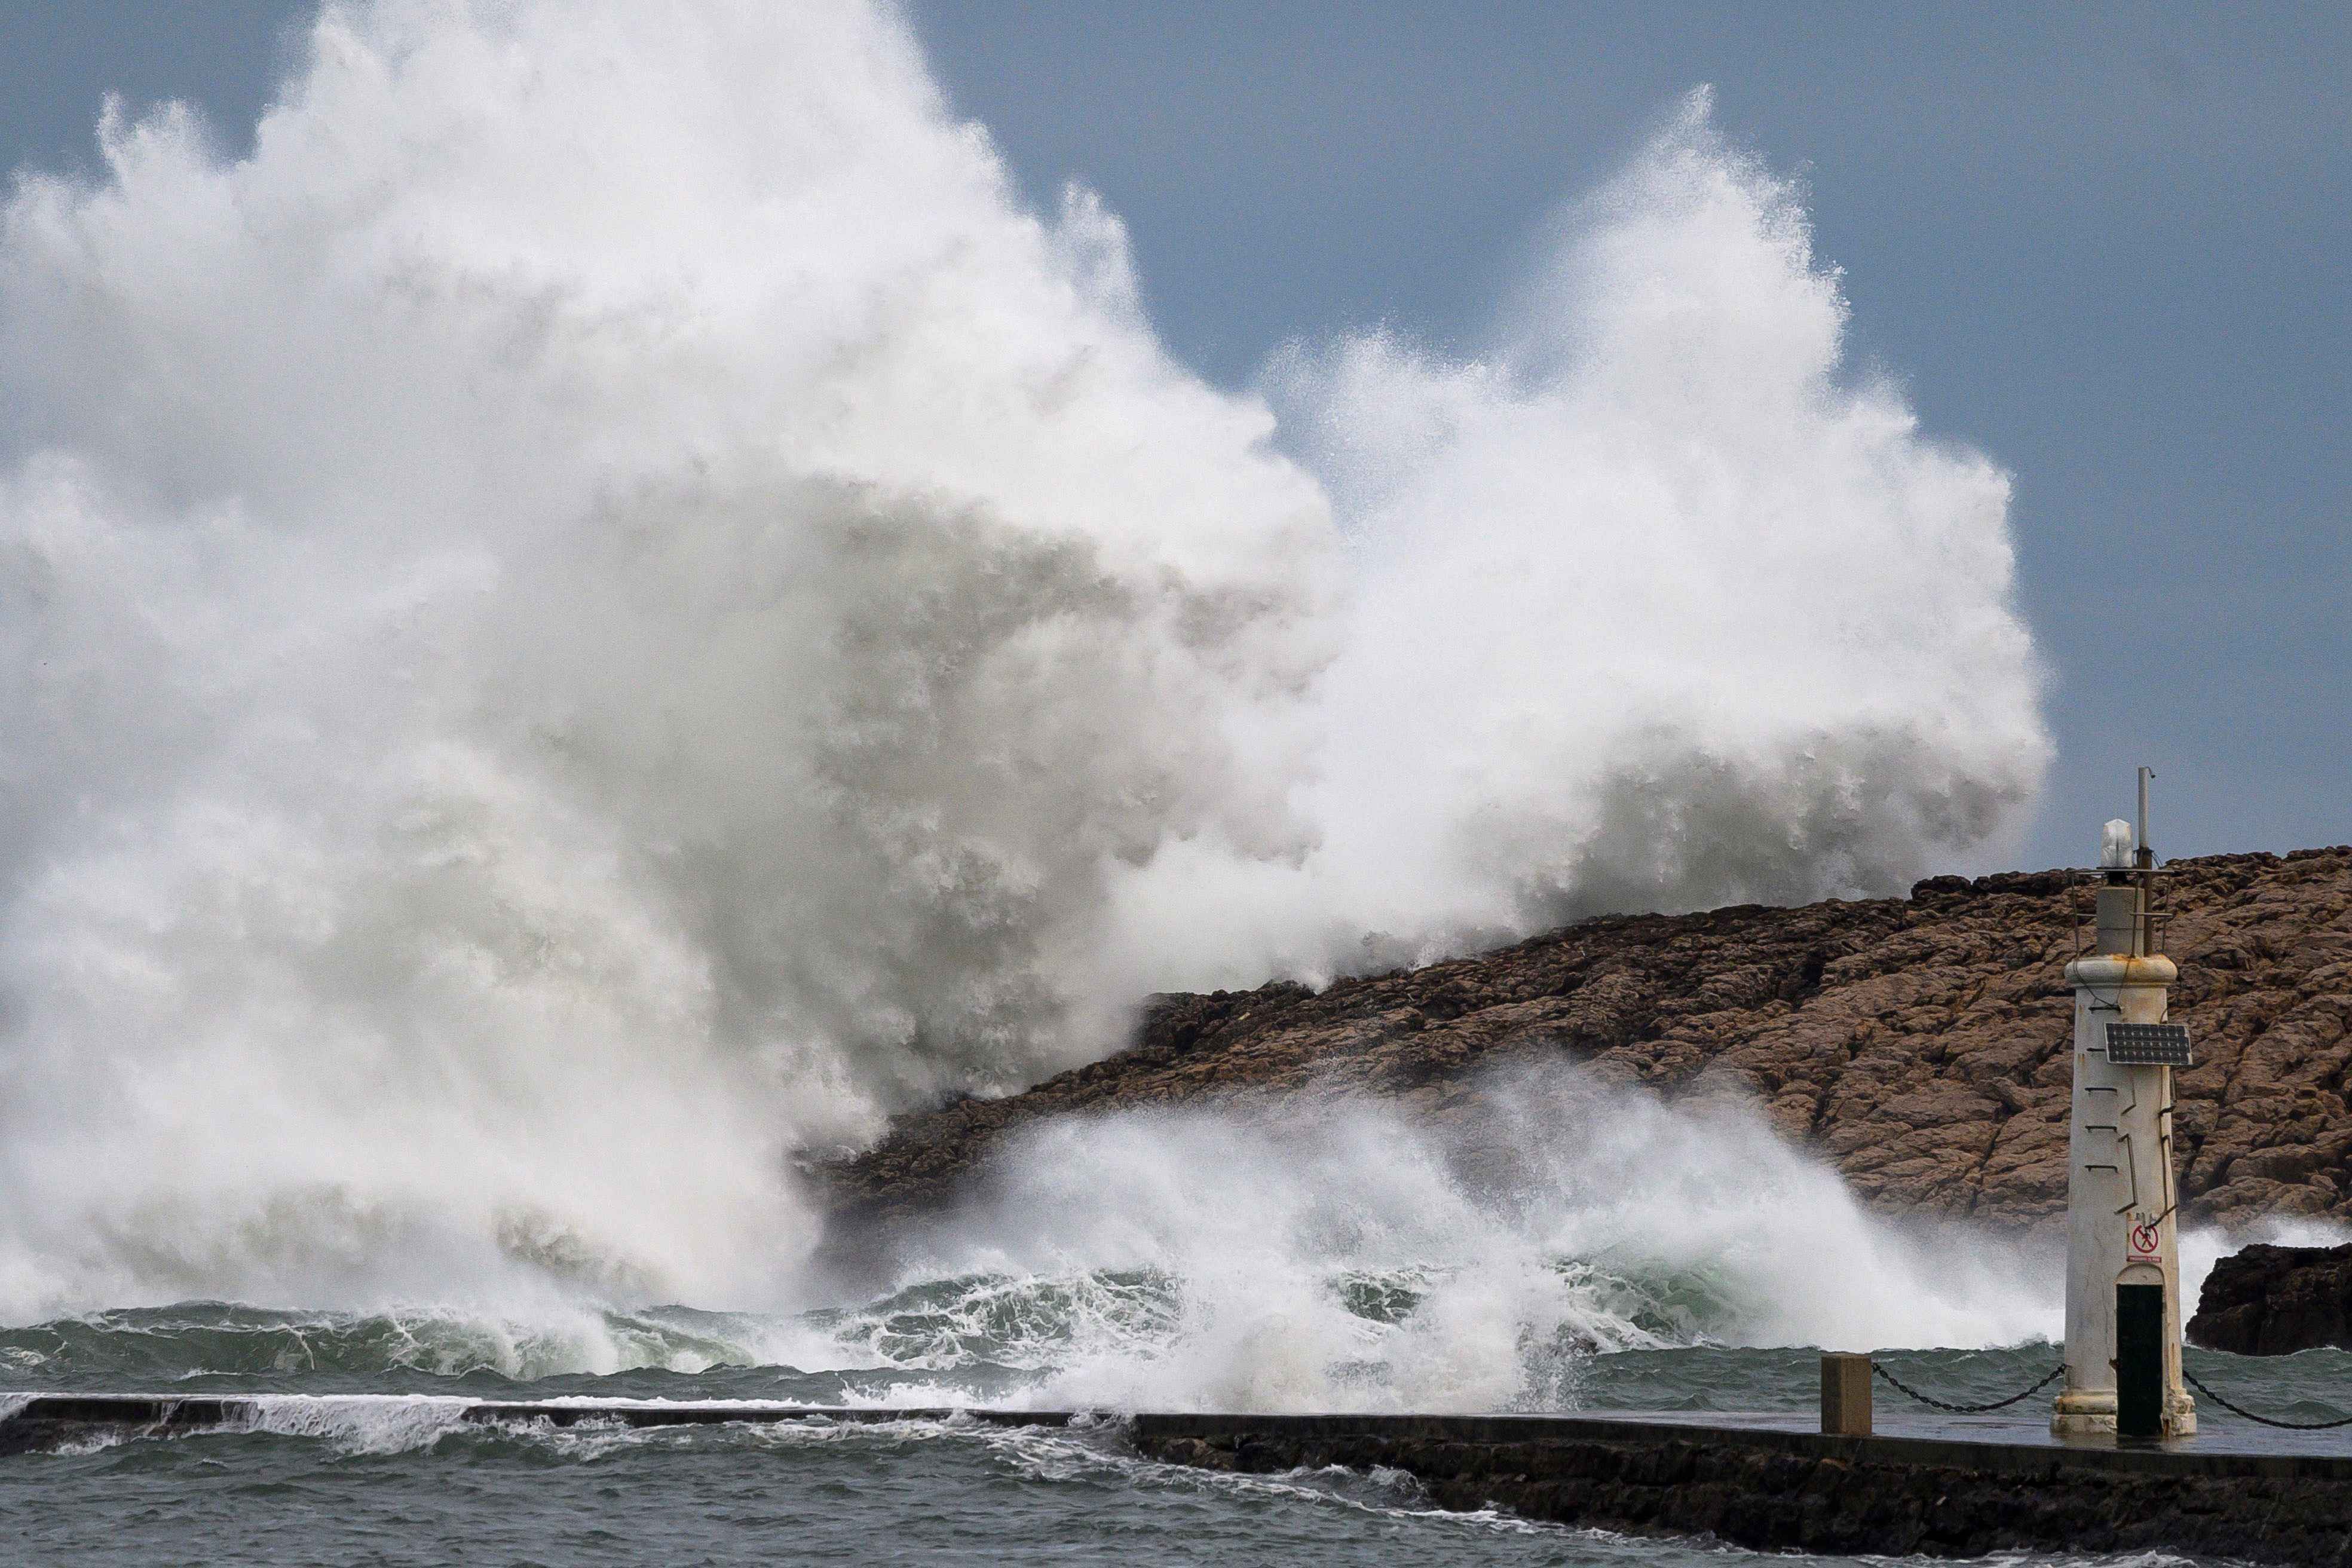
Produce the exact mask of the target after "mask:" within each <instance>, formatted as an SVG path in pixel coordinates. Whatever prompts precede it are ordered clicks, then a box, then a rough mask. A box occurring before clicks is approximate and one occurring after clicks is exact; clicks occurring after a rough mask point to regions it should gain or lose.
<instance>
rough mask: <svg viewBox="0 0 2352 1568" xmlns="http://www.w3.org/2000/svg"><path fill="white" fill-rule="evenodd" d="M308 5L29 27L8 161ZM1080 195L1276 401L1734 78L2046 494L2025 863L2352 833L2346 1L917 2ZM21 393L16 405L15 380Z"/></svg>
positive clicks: (271, 71)
mask: <svg viewBox="0 0 2352 1568" xmlns="http://www.w3.org/2000/svg"><path fill="white" fill-rule="evenodd" d="M307 9H308V8H307V7H306V6H301V5H282V4H275V3H269V0H251V3H227V0H225V3H222V4H217V5H194V4H178V5H175V4H164V3H161V0H156V3H152V4H124V3H115V4H109V3H100V0H93V3H87V4H82V5H74V6H58V5H48V4H23V3H19V0H0V62H5V64H0V73H5V85H4V86H0V160H5V163H7V164H8V165H10V166H11V167H15V166H19V165H22V164H25V163H36V164H39V165H43V166H47V167H60V166H62V167H75V166H87V165H88V164H89V163H90V161H91V155H92V154H91V139H90V130H91V126H92V123H93V121H94V120H95V115H96V110H97V104H98V102H99V100H100V96H101V95H102V94H103V93H105V92H107V91H110V90H113V91H119V92H121V93H122V94H123V95H124V97H125V98H126V99H128V100H130V101H131V102H132V103H133V104H134V105H135V104H139V103H143V102H148V101H152V100H157V99H160V98H166V97H178V98H184V99H187V100H192V101H194V102H195V103H197V104H199V105H201V106H203V107H204V108H205V110H206V111H207V113H208V114H209V116H210V117H211V118H212V119H213V121H215V124H216V125H217V126H218V127H219V128H220V130H221V134H222V140H223V142H224V145H225V146H226V147H228V148H230V149H231V150H234V149H236V147H238V146H239V145H240V144H241V143H242V142H243V140H244V138H245V136H246V135H247V132H248V131H249V128H250V124H251V121H252V120H253V118H254V116H255V115H256V113H257V111H258V110H259V108H260V107H261V105H262V104H263V103H264V102H265V101H266V99H267V97H268V91H269V89H270V86H271V84H272V82H273V81H274V80H275V79H276V78H277V76H278V74H279V71H280V70H281V68H283V66H284V64H285V63H286V61H287V60H288V58H289V55H290V53H291V51H292V49H293V47H294V45H295V41H296V39H297V37H298V36H299V22H300V18H301V17H302V16H303V15H305V14H306V12H307ZM912 15H913V16H914V19H915V21H916V23H917V25H918V26H919V30H920V31H921V33H922V34H923V36H924V37H925V39H926V41H927V43H928V44H929V48H930V51H931V55H932V58H933V61H934V64H935V67H936V68H937V69H938V71H939V73H940V77H941V78H942V79H943V80H944V82H945V83H946V85H947V87H948V89H949V90H950V93H951V94H952V95H953V97H954V99H955V100H956V102H957V104H958V106H959V108H960V109H961V110H963V111H964V112H967V113H969V114H971V115H973V116H976V117H977V118H980V119H982V120H983V121H987V122H988V124H989V125H990V126H991V127H992V130H993V131H994V132H995V134H996V135H997V137H998V139H999V141H1000V142H1001V144H1002V145H1003V148H1004V150H1005V152H1006V153H1007V154H1008V156H1009V157H1010V159H1011V160H1012V162H1013V165H1014V167H1015V169H1016V170H1017V172H1018V174H1019V175H1020V177H1021V178H1022V179H1023V181H1024V184H1026V185H1027V186H1028V187H1029V188H1030V189H1031V190H1032V191H1033V192H1034V193H1035V194H1036V195H1038V197H1039V198H1040V199H1041V200H1044V199H1046V198H1048V197H1050V195H1052V193H1053V192H1054V191H1055V189H1056V188H1057V187H1058V186H1059V185H1060V184H1061V183H1062V182H1064V181H1065V180H1067V179H1073V178H1075V179H1079V180H1083V181H1085V182H1086V183H1087V184H1091V185H1093V186H1094V187H1095V188H1097V190H1099V191H1100V192H1102V194H1103V195H1104V196H1105V197H1106V198H1107V200H1108V203H1109V205H1111V206H1112V207H1113V208H1114V209H1115V210H1117V211H1118V213H1120V214H1121V215H1122V216H1124V217H1125V219H1126V220H1127V222H1128V224H1129V229H1130V233H1131V236H1132V238H1133V242H1134V247H1135V251H1136V255H1137V258H1138V260H1139V265H1140V268H1141V270H1142V273H1143V279H1144V284H1145V288H1146V290H1147V293H1148V296H1149V299H1150V305H1151V309H1152V311H1153V315H1154V318H1155V320H1156V321H1157V322H1158V324H1159V326H1160V331H1161V332H1162V334H1163V335H1164V336H1165V338H1166V339H1167V341H1168V342H1169V343H1170V344H1171V347H1172V349H1173V350H1174V351H1175V352H1176V353H1178V354H1179V355H1180V356H1181V357H1182V358H1184V359H1185V360H1187V361H1188V362H1189V363H1192V364H1193V365H1194V366H1195V367H1197V368H1198V369H1199V370H1200V371H1202V373H1203V374H1206V375H1208V376H1210V377H1211V378H1213V379H1214V380H1217V381H1219V382H1221V383H1223V384H1235V385H1238V384H1245V383H1246V382H1247V381H1248V380H1249V378H1250V377H1251V375H1252V374H1253V372H1254V371H1255V367H1256V366H1257V364H1258V363H1260V361H1261V360H1262V359H1263V358H1264V356H1265V353H1267V352H1268V351H1269V350H1270V349H1272V348H1273V347H1274V346H1275V345H1276V344H1278V343H1280V342H1283V341H1285V340H1286V339H1290V338H1294V337H1307V338H1315V337H1319V336H1323V335H1326V334H1328V333H1330V332H1333V331H1340V330H1343V329H1346V328H1350V327H1360V326H1362V325H1365V324H1367V323H1370V322H1375V321H1385V322H1387V323H1389V324H1391V326H1393V327H1395V328H1397V329H1399V330H1401V331H1405V332H1407V333H1410V334H1412V335H1414V336H1416V337H1419V338H1423V339H1424V340H1428V341H1430V342H1434V343H1438V344H1441V345H1446V344H1475V342H1477V341H1478V340H1479V339H1480V338H1481V336H1482V334H1483V333H1484V331H1485V330H1486V324H1487V321H1488V316H1489V312H1490V311H1491V310H1492V309H1493V306H1494V302H1495V301H1496V299H1497V297H1498V295H1499V294H1500V293H1501V291H1502V290H1503V289H1504V288H1505V286H1506V285H1507V282H1508V281H1509V279H1511V278H1512V277H1513V276H1514V274H1515V272H1516V271H1517V268H1518V267H1519V266H1520V265H1521V264H1522V262H1523V260H1524V258H1525V257H1526V254H1527V247H1528V244H1529V243H1530V240H1531V237H1532V236H1533V235H1534V234H1535V232H1536V231H1537V230H1538V227H1539V226H1541V225H1542V223H1543V222H1544V219H1545V217H1546V215H1547V214H1548V213H1549V211H1550V210H1551V209H1552V208H1554V207H1555V206H1556V205H1558V204H1559V202H1561V201H1563V200H1565V199H1567V198H1570V197H1572V196H1573V195H1576V194H1577V193H1579V192H1580V190H1582V189H1584V188H1585V187H1587V186H1589V185H1590V184H1591V183H1592V182H1593V181H1594V180H1595V179H1597V178H1599V177H1600V176H1601V175H1603V174H1606V173H1608V172H1609V171H1610V170H1612V168H1613V167H1615V166H1616V165H1617V164H1618V163H1620V162H1621V161H1622V159H1623V158H1624V157H1625V155H1626V154H1627V153H1629V152H1631V151H1632V150H1633V147H1634V146H1635V145H1636V144H1637V143H1638V142H1640V141H1641V139H1642V137H1643V133H1644V132H1646V131H1647V130H1648V129H1649V128H1650V127H1652V126H1653V125H1654V124H1655V123H1656V122H1657V121H1658V120H1659V119H1660V117H1661V116H1662V115H1664V113H1665V112H1666V111H1667V110H1670V109H1671V107H1672V106H1673V104H1674V103H1675V100H1677V99H1678V98H1679V97H1680V95H1682V94H1683V93H1684V92H1685V91H1686V90H1687V89H1690V88H1691V87H1693V86H1695V85H1696V84H1698V83H1701V82H1706V83H1712V84H1713V85H1714V87H1715V89H1716V92H1717V114H1718V117H1719V119H1720V121H1721V123H1722V125H1723V126H1724V128H1725V129H1726V131H1727V132H1728V133H1729V134H1730V135H1731V136H1732V137H1733V138H1735V139H1736V140H1738V141H1739V142H1744V143H1746V144H1747V145H1748V146H1750V147H1752V148H1753V149H1754V150H1755V151H1757V152H1758V153H1761V154H1762V155H1763V156H1764V157H1765V158H1766V159H1767V160H1768V161H1769V163H1771V164H1772V165H1773V166H1774V167H1775V168H1778V169H1780V170H1783V171H1796V172H1798V173H1800V174H1801V175H1802V176H1803V178H1804V180H1805V182H1806V184H1807V185H1808V187H1809V189H1810V191H1811V210H1812V213H1813V216H1814V220H1815V224H1816V238H1817V245H1818V248H1819V251H1820V253H1821V254H1822V256H1823V257H1824V258H1827V259H1829V260H1831V261H1832V262H1834V263H1835V264H1837V265H1838V266H1840V267H1841V268H1843V269H1844V274H1845V285H1846V289H1847V291H1848V294H1849V296H1850V298H1851V300H1852V301H1853V308H1854V334H1855V342H1856V345H1857V347H1858V349H1859V350H1860V352H1861V353H1862V355H1863V357H1864V360H1865V361H1866V362H1868V363H1873V364H1874V365H1876V366H1878V367H1879V368H1882V369H1885V370H1887V371H1890V372H1892V373H1893V374H1895V375H1897V376H1898V377H1900V378H1901V379H1902V381H1903V382H1904V383H1905V384H1906V385H1907V387H1908V388H1909V390H1910V394H1911V396H1912V399H1913V401H1914V403H1915V405H1916V407H1917V408H1918V410H1919V413H1920V415H1921V416H1922V419H1923V422H1924V424H1925V425H1926V426H1927V429H1928V430H1930V431H1931V432H1933V433H1935V434H1937V435H1939V436H1942V437H1949V438H1951V439H1954V440H1960V441H1966V442H1969V443H1970V444H1972V445H1975V446H1978V447H1981V448H1983V449H1984V450H1986V451H1988V452H1989V453H1990V454H1991V455H1992V456H1993V457H1994V458H1996V459H1998V460H1999V461H2000V462H2001V463H2002V464H2003V465H2004V466H2005V467H2007V468H2009V469H2011V472H2012V473H2014V475H2015V476H2016V479H2017V500H2016V507H2015V511H2014V521H2015V524H2016V529H2017V536H2018V544H2019V552H2020V561H2021V602H2022V605H2023V608H2024V610H2025V613H2026V615H2027V616H2028V618H2029V619H2030V620H2031V622H2032V626H2033V627H2034V630H2035V633H2036V636H2037V637H2038V638H2039V640H2040V643H2041V646H2042V650H2043V653H2044V656H2045V658H2047V660H2048V662H2049V665H2050V669H2051V677H2052V688H2051V694H2050V700H2049V705H2048V708H2049V715H2050V721H2051V725H2052V729H2053V732H2054V734H2055V736H2056V738H2057V742H2058V745H2059V751H2060V756H2059V762H2058V764H2057V767H2056V769H2055V770H2054V771H2053V774H2052V777H2051V783H2050V788H2049V791H2048V793H2047V795H2046V796H2045V798H2044V802H2043V805H2042V813H2041V816H2040V819H2039V821H2038V822H2037V823H2036V824H2035V826H2033V828H2032V832H2031V833H2030V835H2029V837H2028V840H2027V842H2026V844H2025V845H2024V847H2023V848H2022V850H2021V853H2020V855H2019V856H2018V859H2019V861H2020V863H2021V864H2024V865H2029V866H2041V865H2050V864H2057V863H2061V862H2066V861H2080V860H2082V859H2084V858H2086V857H2087V856H2088V855H2089V854H2090V853H2091V852H2092V851H2093V850H2094V849H2095V833H2096V824H2097V823H2098V821H2099V820H2100V819H2102V818H2104V817H2105V816H2109V815H2112V814H2115V813H2116V812H2118V811H2124V810H2126V809H2127V806H2128V803H2129V797H2130V790H2131V768H2132V766H2133V764H2134V763H2139V762H2147V763H2153V764H2155V765H2156V766H2157V768H2158V773H2159V778H2158V836H2157V837H2158V847H2159V848H2160V849H2162V850H2163V851H2164V852H2165V853H2167V854H2168V855H2185V854H2201V853H2209V852H2212V851H2217V850H2224V849H2239V848H2271V849H2286V848H2293V847H2302V846H2306V845H2318V844H2328V843H2336V842H2341V841H2345V840H2347V839H2352V679H2347V667H2352V446H2347V434H2352V429H2347V426H2352V27H2347V26H2345V22H2344V16H2343V13H2342V11H2341V10H2340V8H2337V7H2333V6H2324V5H2307V6H2295V5H2270V6H2240V7H2229V8H2220V7H2189V6H2173V5H2130V6H2122V5H2113V6H2110V5H2084V6H2075V7H2071V8H2066V9H2063V10H2054V9H2053V10H2041V11H2026V10H2022V9H2004V8H1993V7H1981V6H1979V7H1960V6H1946V7H1924V6H1922V7H1906V8H1900V9H1894V8H1888V7H1884V6H1862V5H1853V6H1769V7H1766V6H1753V5H1645V6H1642V7H1616V6H1612V7H1601V6H1591V7H1578V6H1568V5H1510V4H1494V5H1472V6H1464V5H1349V6H1335V5H1323V6H1288V5H1274V4H1266V3H1264V0H1261V3H1258V4H1252V5H1238V4H1234V5H1228V4H1221V3H1213V0H1195V3H1193V4H1188V5H1183V6H1140V5H1076V4H1058V3H1056V4H1036V3H1032V4H1012V3H1010V0H1008V3H1005V4H997V5H947V4H929V5H918V6H917V7H916V8H915V9H914V11H913V13H912ZM0 395H5V389H0Z"/></svg>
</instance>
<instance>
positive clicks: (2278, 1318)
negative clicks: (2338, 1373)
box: [2189, 1246, 2352, 1355]
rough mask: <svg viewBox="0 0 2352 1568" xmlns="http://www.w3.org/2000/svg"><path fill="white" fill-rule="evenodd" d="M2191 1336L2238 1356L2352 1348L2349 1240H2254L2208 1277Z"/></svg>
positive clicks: (2351, 1251)
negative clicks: (2274, 1243) (2318, 1243)
mask: <svg viewBox="0 0 2352 1568" xmlns="http://www.w3.org/2000/svg"><path fill="white" fill-rule="evenodd" d="M2189 1343H2191V1344H2196V1345H2203V1346H2204V1347H2205V1348H2206V1349H2207V1350H2213V1351H2235V1352H2237V1353H2238V1354H2240V1355H2287V1354H2291V1353H2292V1352H2295V1351H2307V1350H2316V1349H2318V1348H2319V1347H2321V1346H2322V1345H2335V1346H2337V1347H2339V1348H2341V1349H2344V1350H2352V1246H2346V1247H2259V1246H2258V1247H2246V1248H2244V1249H2243V1250H2242V1251H2240V1252H2238V1253H2236V1254H2234V1255H2233V1256H2231V1257H2229V1258H2223V1259H2221V1262H2219V1263H2217V1264H2215V1265H2214V1266H2213V1272H2212V1273H2211V1274H2210V1275H2208V1276H2206V1279H2205V1289H2204V1293H2203V1294H2202V1295H2200V1296H2199V1297H2198V1299H2197V1316H2196V1317H2194V1318H2192V1319H2190V1320H2189Z"/></svg>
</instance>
